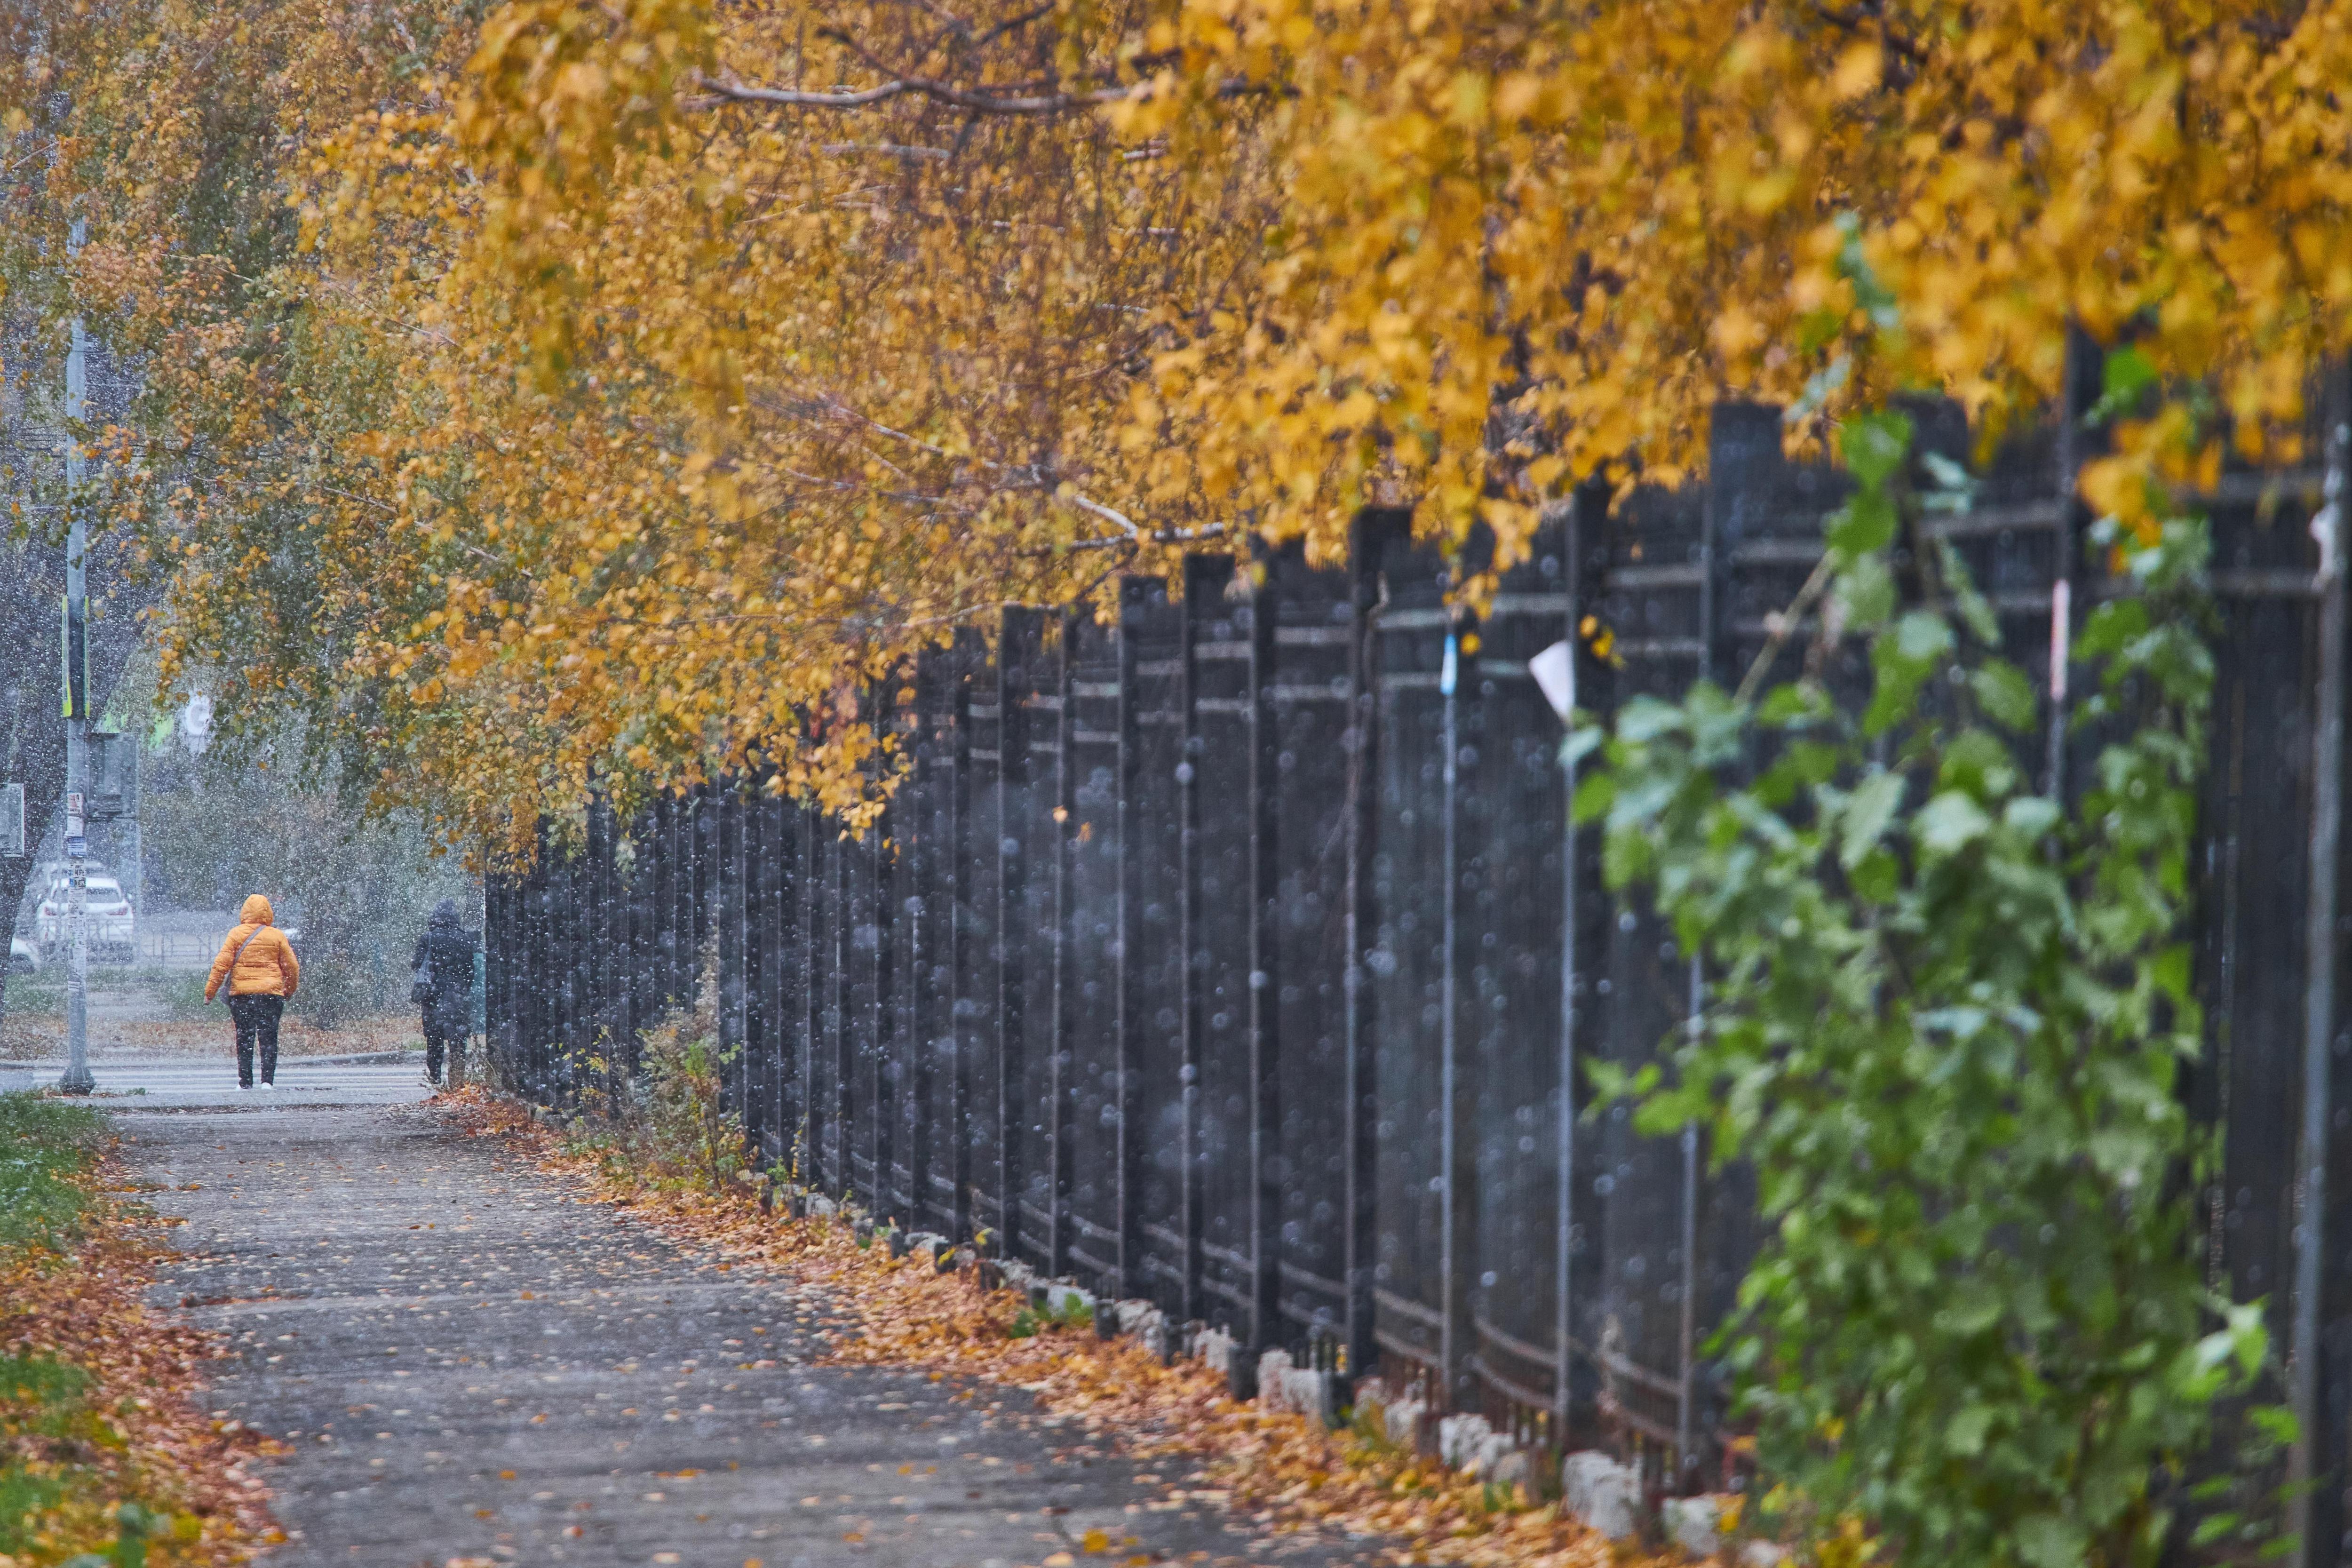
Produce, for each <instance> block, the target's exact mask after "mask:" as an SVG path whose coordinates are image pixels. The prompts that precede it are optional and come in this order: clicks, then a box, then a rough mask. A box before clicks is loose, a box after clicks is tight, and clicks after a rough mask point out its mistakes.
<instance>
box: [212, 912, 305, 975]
mask: <svg viewBox="0 0 2352 1568" xmlns="http://www.w3.org/2000/svg"><path fill="white" fill-rule="evenodd" d="M276 918H277V917H276V915H275V914H274V913H273V912H272V911H271V910H270V908H269V900H268V899H265V898H263V897H262V896H261V895H260V894H259V893H256V894H254V895H253V897H251V898H249V899H247V900H245V908H243V909H242V910H238V911H237V919H238V921H239V924H238V925H237V927H236V930H235V931H230V932H229V933H228V935H227V936H226V937H224V938H223V939H222V940H221V950H220V955H219V956H218V957H216V958H215V959H214V960H213V973H212V978H211V979H209V980H207V981H205V1001H207V1002H209V1001H211V1000H212V999H213V995H214V994H215V992H217V991H219V990H220V987H221V982H222V981H223V980H224V979H226V981H227V982H228V994H230V995H232V996H291V995H293V994H294V987H295V986H296V985H298V984H300V983H301V980H302V965H301V964H300V963H299V962H297V961H296V959H295V957H294V944H293V943H292V942H288V941H287V940H286V933H285V932H284V931H279V930H278V928H277V927H276V926H274V925H271V924H270V923H269V922H270V921H272V920H274V919H276ZM247 937H251V938H252V939H253V940H252V941H250V942H247V940H246V939H247ZM239 948H243V949H244V950H245V951H244V952H242V953H241V954H240V953H239V952H238V951H237V950H238V949H239ZM231 963H235V964H236V973H234V974H232V973H229V966H230V964H231Z"/></svg>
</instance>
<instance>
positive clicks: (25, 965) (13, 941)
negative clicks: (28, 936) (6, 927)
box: [8, 936, 41, 974]
mask: <svg viewBox="0 0 2352 1568" xmlns="http://www.w3.org/2000/svg"><path fill="white" fill-rule="evenodd" d="M40 967H41V955H40V954H39V953H37V952H34V951H33V944H32V943H31V942H26V940H25V939H24V938H23V937H21V936H12V937H10V938H9V939H8V973H11V974H30V973H34V972H35V971H36V970H37V969H39V968H40Z"/></svg>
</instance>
